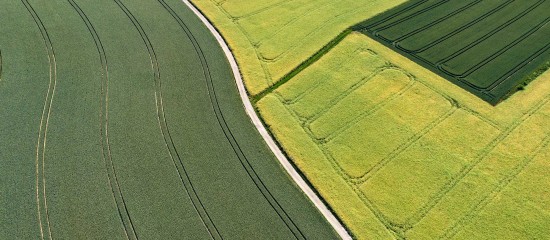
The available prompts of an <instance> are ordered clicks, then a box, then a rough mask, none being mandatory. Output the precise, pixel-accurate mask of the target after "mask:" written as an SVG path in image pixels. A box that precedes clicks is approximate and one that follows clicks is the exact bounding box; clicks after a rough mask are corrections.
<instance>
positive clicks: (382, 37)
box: [355, 0, 550, 104]
mask: <svg viewBox="0 0 550 240" xmlns="http://www.w3.org/2000/svg"><path fill="white" fill-rule="evenodd" d="M549 22H550V2H549V1H545V0H467V1H462V0H412V1H409V2H407V3H405V4H403V5H400V6H398V7H396V8H394V9H391V10H389V11H387V12H385V13H383V14H380V15H378V16H375V17H373V18H371V19H369V20H367V21H365V22H363V23H360V24H358V25H357V26H355V30H359V31H361V32H363V33H365V34H367V35H369V36H370V37H373V38H374V39H376V40H378V41H379V42H381V43H383V44H385V45H386V46H389V47H390V48H392V49H394V50H396V51H398V52H399V53H401V54H403V55H405V56H407V57H408V58H410V59H412V60H413V61H415V62H417V63H419V64H421V65H422V66H424V67H427V68H429V69H430V70H432V71H434V72H436V73H437V74H439V75H441V76H442V77H444V78H446V79H448V80H450V81H451V82H453V83H455V84H457V85H459V86H461V87H463V88H465V89H467V90H468V91H470V92H472V93H473V94H475V95H477V96H478V97H480V98H482V99H483V100H485V101H487V102H489V103H491V104H497V103H499V102H500V101H502V100H503V99H504V98H505V97H507V96H508V95H509V94H511V93H513V92H514V91H516V89H517V88H518V86H520V85H521V84H524V83H525V81H527V80H528V79H532V78H533V77H528V76H529V75H531V73H532V72H533V71H535V70H537V69H538V68H542V67H544V65H545V64H547V61H548V60H550V24H548V23H549Z"/></svg>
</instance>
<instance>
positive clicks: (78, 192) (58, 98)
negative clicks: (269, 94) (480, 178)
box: [0, 0, 338, 239]
mask: <svg viewBox="0 0 550 240" xmlns="http://www.w3.org/2000/svg"><path fill="white" fill-rule="evenodd" d="M0 5H2V6H1V7H7V8H6V9H8V10H6V12H8V11H13V12H14V13H13V14H14V15H18V14H19V12H20V11H23V10H25V12H27V13H29V16H30V18H29V19H28V20H32V23H33V24H34V26H33V28H31V27H29V25H30V24H29V21H26V22H25V21H22V22H21V23H19V22H18V23H16V22H10V23H9V24H6V27H4V26H0V33H2V36H7V35H10V36H13V37H15V38H16V39H15V41H14V40H12V39H8V38H2V37H0V49H2V51H1V52H0V81H1V83H2V84H3V85H4V84H5V85H6V87H7V88H9V89H10V90H11V89H17V88H16V85H15V84H16V83H17V82H22V83H25V84H26V85H24V86H22V87H21V88H20V89H21V90H18V91H23V90H24V89H26V88H30V89H33V87H32V86H33V85H35V86H36V87H34V88H36V91H38V90H42V91H43V92H42V93H41V94H42V95H41V96H40V98H38V97H35V98H36V99H35V98H32V99H29V100H27V99H24V98H12V99H11V100H7V98H6V97H3V96H2V95H0V101H1V103H2V104H9V109H12V108H13V109H20V112H22V113H25V115H24V116H25V118H24V119H25V120H26V121H28V124H27V125H29V126H33V128H31V129H30V130H34V129H36V130H34V132H35V133H36V132H38V140H36V135H35V137H34V139H27V138H25V136H26V135H25V134H23V133H25V132H24V131H25V129H26V128H28V127H17V128H14V127H11V125H13V124H23V123H25V124H26V122H25V121H19V120H18V122H16V123H10V122H6V121H2V122H0V127H2V129H13V130H11V131H10V133H11V132H14V134H11V135H9V136H12V141H14V142H17V143H18V145H19V146H21V147H17V146H18V145H14V146H12V145H10V144H1V145H0V156H2V159H0V164H3V163H4V161H6V159H17V162H16V163H11V165H9V166H18V164H21V163H19V162H26V161H32V163H34V164H28V166H27V165H21V167H19V169H18V170H19V171H20V172H24V173H27V175H31V176H33V182H30V183H32V186H33V187H34V188H33V189H34V191H33V192H32V194H29V193H27V194H26V196H22V197H21V198H22V199H27V198H28V199H31V201H19V202H17V203H16V202H9V204H10V205H11V204H18V203H19V204H20V205H19V207H18V208H12V209H8V210H6V211H5V214H4V209H3V208H0V213H1V214H0V215H3V216H10V217H9V218H10V219H9V223H8V221H4V220H2V221H0V229H12V230H8V231H4V230H2V231H0V238H2V239H4V238H7V239H19V238H28V236H34V237H38V238H40V239H56V238H60V239H81V238H85V237H94V238H99V239H105V238H109V239H182V238H184V239H335V238H337V237H338V235H337V234H336V233H335V232H334V230H333V229H332V227H331V226H330V224H329V223H328V222H327V221H326V219H325V218H324V217H323V215H322V214H321V213H320V212H319V211H318V210H317V208H316V207H315V206H314V205H313V204H312V203H311V202H310V201H309V199H308V198H307V197H306V195H305V194H304V193H303V192H302V191H301V190H300V188H299V187H298V186H296V185H295V183H294V182H293V181H292V179H291V178H290V177H289V176H288V175H287V173H286V172H285V171H284V170H283V169H282V167H281V165H280V163H279V162H278V161H277V159H276V157H275V156H274V154H273V152H271V150H270V148H269V147H268V146H267V145H266V144H265V142H264V140H263V139H262V137H261V135H260V134H259V133H258V130H257V129H256V128H255V126H254V124H253V123H252V122H251V121H250V118H249V117H248V116H247V113H246V111H245V109H244V108H243V103H242V101H241V98H240V96H239V91H238V89H237V87H236V86H235V79H234V78H233V72H232V70H231V67H230V64H229V62H228V60H227V59H226V56H225V54H224V52H223V50H222V49H221V47H220V46H219V45H218V42H217V41H216V39H215V38H214V37H213V36H212V35H211V33H210V31H209V30H208V29H207V28H206V27H205V26H204V24H203V22H201V20H200V19H199V18H198V17H197V16H196V15H195V14H194V13H193V11H192V10H191V9H189V8H188V7H187V6H186V5H185V3H184V2H181V1H179V0H141V1H128V0H100V1H97V2H89V1H83V0H52V1H47V2H43V1H38V0H21V2H20V3H18V4H13V3H2V4H0ZM14 10H18V11H19V12H18V11H14ZM0 11H2V12H3V10H0ZM29 16H27V17H29ZM12 17H13V16H12ZM0 18H2V17H1V16H0ZM18 31H20V32H18ZM23 37H25V41H27V43H26V44H27V45H32V46H34V48H29V47H27V46H25V45H24V44H23V43H25V42H24V41H20V42H21V43H19V42H18V39H17V38H21V39H22V40H23ZM38 37H41V39H40V40H41V42H39V41H38V40H36V38H38ZM26 38H29V39H31V38H34V39H35V40H36V41H35V42H29V41H28V40H26ZM16 43H19V45H17V44H16ZM38 43H41V44H42V45H39V44H38ZM20 45H21V46H20ZM44 45H45V46H46V54H47V55H45V56H44V55H42V56H37V55H36V54H35V53H34V52H32V51H31V50H34V49H37V48H38V47H42V48H44ZM14 46H17V48H16V47H14ZM54 48H55V51H54ZM20 49H29V50H26V51H21V50H20ZM36 51H38V50H36ZM43 51H44V50H43V49H42V52H43ZM31 53H32V54H31ZM26 58H28V59H26ZM34 58H36V60H35V59H34ZM20 59H22V60H20ZM45 60H47V61H45ZM27 64H32V67H33V68H30V70H27V68H29V66H28V65H27ZM34 68H37V69H36V70H35V69H34ZM31 70H32V71H31ZM39 70H41V71H39ZM46 70H47V71H46ZM48 72H49V76H45V73H48ZM15 76H18V77H19V78H20V79H19V78H16V77H15ZM45 80H48V81H49V82H41V81H45ZM3 87H4V86H3ZM23 87H26V88H23ZM33 90H34V89H33ZM0 91H2V88H0ZM6 91H8V90H6ZM11 91H13V90H11ZM26 91H28V90H26ZM14 94H17V93H14ZM19 94H22V95H24V93H19ZM29 94H31V93H29ZM35 95H36V94H35ZM54 95H55V101H54ZM7 96H9V95H7ZM29 102H30V103H34V102H37V103H40V108H37V107H36V106H34V107H33V108H29V107H27V105H28V104H29ZM54 103H55V104H54ZM38 109H39V110H40V111H38ZM10 111H11V110H9V111H0V117H2V119H4V117H7V116H9V114H10ZM14 111H15V110H14ZM22 115H23V114H22ZM21 118H23V117H21ZM31 123H32V124H31ZM30 130H29V131H30ZM16 134H20V136H18V135H16ZM27 135H28V134H27ZM3 138H4V136H3V137H2V139H0V140H2V143H6V142H8V139H3ZM46 139H47V143H48V145H47V146H48V147H47V148H46ZM10 140H11V139H10ZM28 141H33V142H34V145H35V148H34V152H32V151H31V152H29V150H28V147H27V146H28V144H27V145H25V144H21V143H24V142H28ZM29 154H32V155H34V159H29V157H28V155H29ZM4 156H6V157H4ZM31 167H32V168H31ZM7 169H10V168H7ZM4 171H7V170H3V169H0V175H2V179H7V180H8V181H1V182H0V190H2V191H3V189H5V188H7V187H8V186H7V185H6V183H7V182H9V183H10V184H14V188H15V189H25V188H27V187H28V185H29V181H25V179H24V178H23V176H24V175H20V176H15V175H10V174H8V173H7V172H4ZM46 180H48V181H47V185H46ZM46 186H47V188H46ZM46 190H47V191H46ZM23 193H24V192H23ZM308 195H309V193H308ZM12 199H13V200H12ZM15 199H16V198H15V195H14V197H13V198H8V199H7V201H14V200H15ZM0 201H2V203H3V201H6V200H4V199H0ZM29 202H30V203H31V204H29ZM29 208H34V209H35V212H34V213H24V214H21V211H22V210H21V209H29ZM29 221H32V222H31V223H29ZM18 226H20V227H21V228H22V226H33V227H36V229H33V227H25V228H24V231H19V229H18ZM24 236H26V237H24Z"/></svg>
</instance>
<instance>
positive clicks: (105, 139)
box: [67, 0, 138, 239]
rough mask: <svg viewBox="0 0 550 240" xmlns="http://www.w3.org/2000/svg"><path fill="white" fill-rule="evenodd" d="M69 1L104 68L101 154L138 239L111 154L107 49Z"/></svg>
mask: <svg viewBox="0 0 550 240" xmlns="http://www.w3.org/2000/svg"><path fill="white" fill-rule="evenodd" d="M67 1H68V2H69V3H70V4H71V6H72V7H73V8H74V10H75V11H76V12H77V13H78V15H79V16H80V17H81V18H82V21H84V24H85V25H86V28H87V29H88V31H89V32H90V34H91V36H92V38H93V40H94V43H95V46H96V49H97V51H98V54H99V60H100V62H101V69H102V73H101V76H102V81H101V100H100V126H99V129H100V136H101V139H100V141H101V155H102V158H103V161H104V163H105V168H106V171H107V180H108V182H109V186H110V188H111V193H112V196H113V201H114V202H115V204H116V207H117V211H118V215H119V217H120V220H121V224H122V226H123V229H124V233H125V234H126V238H127V239H138V235H137V233H136V230H135V227H134V224H133V222H132V218H131V216H130V213H129V212H128V208H127V206H126V201H125V200H124V195H123V193H122V190H121V188H120V184H119V181H118V177H117V173H116V169H115V166H114V164H113V159H112V155H111V146H110V144H109V67H108V66H109V65H108V61H107V54H106V53H105V49H104V47H103V43H102V42H101V38H100V37H99V34H98V33H97V31H96V30H95V28H94V26H93V24H92V23H91V22H90V19H89V18H88V16H86V14H85V13H84V11H83V10H82V9H81V8H80V6H78V4H77V3H76V2H75V1H74V0H67Z"/></svg>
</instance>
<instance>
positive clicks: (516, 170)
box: [441, 135, 550, 239]
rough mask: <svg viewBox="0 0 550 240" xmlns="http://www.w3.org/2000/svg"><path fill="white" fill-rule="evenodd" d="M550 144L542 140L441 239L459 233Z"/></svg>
mask: <svg viewBox="0 0 550 240" xmlns="http://www.w3.org/2000/svg"><path fill="white" fill-rule="evenodd" d="M549 143H550V135H547V136H546V137H545V138H544V140H543V141H542V142H541V144H539V146H538V147H537V149H536V150H535V151H534V152H533V154H531V156H529V157H528V158H526V159H525V160H523V161H521V163H520V164H519V165H517V166H516V167H515V168H514V169H512V171H511V172H510V173H509V174H508V175H507V176H505V177H504V178H502V179H501V180H500V181H499V182H498V184H497V185H496V186H495V188H493V190H492V191H491V192H490V193H489V194H487V195H486V196H485V197H484V198H483V199H482V200H481V201H479V202H478V203H477V204H476V205H474V206H472V208H471V209H470V211H469V212H468V213H467V214H466V215H464V216H463V217H462V218H461V219H460V220H459V221H457V222H455V224H454V225H453V226H451V227H450V228H449V229H447V230H446V231H445V233H444V234H443V236H442V237H441V238H442V239H451V238H453V237H454V236H455V235H456V234H457V233H458V232H459V231H460V227H461V226H463V225H465V224H466V223H467V221H469V220H471V219H472V218H474V217H475V216H476V215H478V214H479V213H480V212H481V211H482V210H483V209H484V208H485V207H486V206H487V205H489V203H491V202H492V201H493V200H494V199H495V198H496V197H497V195H498V194H499V193H501V192H502V190H504V189H505V188H506V187H507V186H508V185H509V184H510V183H511V182H512V180H514V179H515V178H516V177H517V176H518V175H519V174H520V173H521V172H523V170H525V168H526V167H527V166H528V165H529V164H530V163H531V162H533V160H534V159H535V158H536V157H537V156H538V155H539V154H540V153H541V151H542V150H543V149H545V148H546V147H547V146H548V144H549Z"/></svg>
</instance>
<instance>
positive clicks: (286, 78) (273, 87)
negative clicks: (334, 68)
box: [250, 28, 353, 103]
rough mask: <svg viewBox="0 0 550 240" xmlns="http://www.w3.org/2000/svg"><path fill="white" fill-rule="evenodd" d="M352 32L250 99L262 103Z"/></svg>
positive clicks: (332, 41)
mask: <svg viewBox="0 0 550 240" xmlns="http://www.w3.org/2000/svg"><path fill="white" fill-rule="evenodd" d="M351 32H353V30H352V29H351V28H347V29H346V30H344V31H343V32H341V33H340V34H338V36H336V37H335V38H333V39H332V40H330V42H328V43H327V44H326V45H325V46H323V47H322V48H321V49H320V50H319V51H317V52H316V53H315V54H313V55H311V56H310V57H309V58H308V59H307V60H305V61H303V62H302V63H300V65H298V66H297V67H295V68H294V69H292V70H291V71H290V72H289V73H287V74H286V75H284V76H283V77H282V78H281V79H280V80H279V81H277V82H276V83H275V84H273V85H271V86H270V87H268V88H266V89H264V90H263V91H261V92H260V93H258V94H256V95H254V96H252V97H250V99H251V100H252V102H253V103H256V102H258V101H260V99H262V98H263V97H265V96H266V95H268V94H270V93H272V92H273V91H275V90H276V89H277V88H279V87H280V86H282V85H283V84H285V83H286V82H288V81H289V80H290V79H292V78H293V77H294V76H296V75H298V74H299V73H300V72H302V71H303V70H304V69H306V68H308V67H309V66H311V65H312V64H314V63H315V62H317V61H318V60H319V59H321V57H323V56H324V55H325V54H327V53H328V52H329V51H330V50H331V49H332V48H334V47H335V46H336V45H338V43H340V42H341V41H342V40H344V38H345V37H346V36H348V35H349V34H350V33H351Z"/></svg>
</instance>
